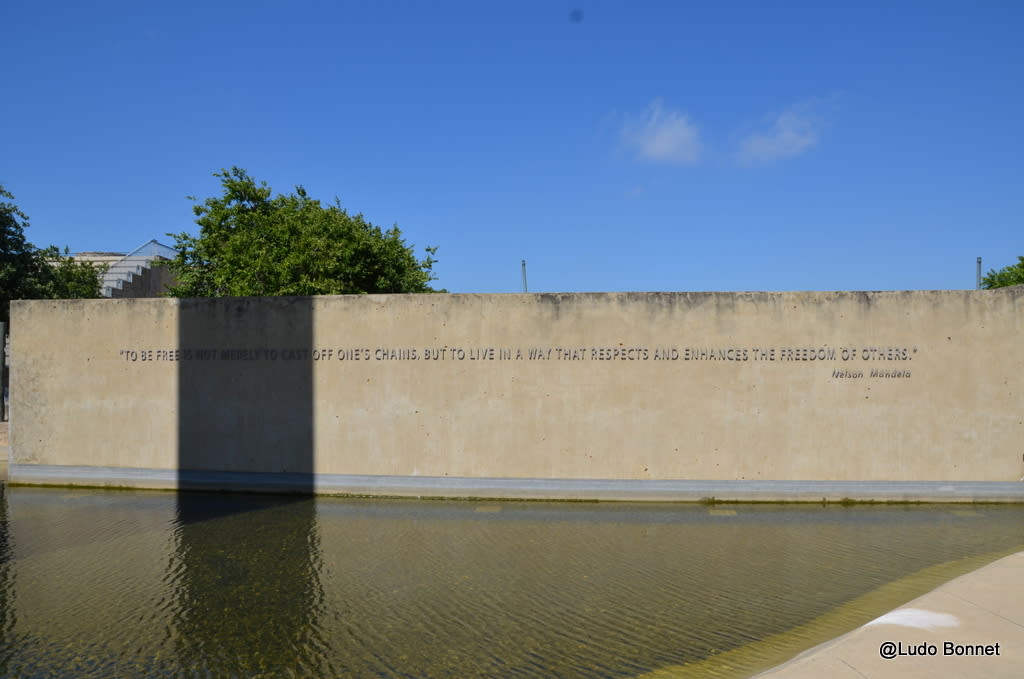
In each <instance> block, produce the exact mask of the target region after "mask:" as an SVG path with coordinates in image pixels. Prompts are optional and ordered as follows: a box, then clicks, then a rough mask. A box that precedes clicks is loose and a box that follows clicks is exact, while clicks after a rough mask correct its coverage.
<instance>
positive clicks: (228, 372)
mask: <svg viewBox="0 0 1024 679" xmlns="http://www.w3.org/2000/svg"><path fill="white" fill-rule="evenodd" d="M179 305H180V306H179V310H178V314H179V316H178V342H179V344H178V346H179V347H180V348H181V350H182V352H184V353H185V354H188V355H190V359H189V360H183V361H180V362H179V364H178V365H179V373H178V413H179V415H178V417H179V420H178V470H179V472H178V473H179V481H180V482H181V483H180V485H181V486H184V487H197V486H203V485H205V484H206V483H207V481H206V479H209V478H211V475H210V474H209V473H210V472H220V473H231V472H236V471H239V470H248V471H253V472H262V473H272V474H284V475H287V476H285V477H282V478H284V479H286V480H287V482H288V484H289V485H291V486H292V488H293V489H294V490H295V491H296V492H298V493H311V492H312V490H313V483H312V473H313V373H312V362H311V360H310V356H309V351H310V347H312V345H313V310H312V299H311V298H309V297H274V298H255V297H253V298H219V299H182V300H179Z"/></svg>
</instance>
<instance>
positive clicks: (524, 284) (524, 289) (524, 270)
mask: <svg viewBox="0 0 1024 679" xmlns="http://www.w3.org/2000/svg"><path fill="white" fill-rule="evenodd" d="M529 291H530V290H529V289H528V288H527V287H526V260H525V259H524V260H523V292H529Z"/></svg>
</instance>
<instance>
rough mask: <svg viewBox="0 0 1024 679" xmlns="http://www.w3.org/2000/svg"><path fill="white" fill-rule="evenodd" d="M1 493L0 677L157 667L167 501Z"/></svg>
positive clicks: (164, 630) (163, 620)
mask: <svg viewBox="0 0 1024 679" xmlns="http://www.w3.org/2000/svg"><path fill="white" fill-rule="evenodd" d="M3 494H4V500H5V502H4V507H3V510H2V511H3V512H4V516H3V517H2V518H3V521H0V526H2V528H0V531H3V532H2V535H3V536H4V537H5V541H4V542H3V543H0V544H3V545H5V548H3V551H2V552H0V607H2V608H0V624H2V625H3V627H2V633H0V676H5V677H6V676H69V677H70V676H76V677H78V676H144V675H145V674H146V673H147V672H148V671H149V670H150V669H152V668H153V666H154V663H157V664H159V662H164V663H166V659H168V658H170V657H171V656H172V653H173V648H171V647H169V646H168V645H167V644H168V639H169V634H170V630H171V622H172V621H171V616H170V609H169V606H168V603H169V602H170V601H172V600H173V599H172V592H173V580H170V579H168V575H169V574H168V571H167V568H168V564H169V563H171V561H172V558H171V557H172V552H173V541H172V534H171V531H170V530H168V528H169V526H171V525H172V524H173V521H174V503H173V501H172V498H170V497H168V496H166V495H163V494H159V493H156V494H154V493H133V492H121V493H115V494H109V493H96V492H95V491H90V490H73V491H69V490H58V489H43V490H39V489H26V488H16V489H7V488H4V490H3ZM160 658H162V659H163V660H162V661H157V660H156V659H160ZM165 669H166V667H165Z"/></svg>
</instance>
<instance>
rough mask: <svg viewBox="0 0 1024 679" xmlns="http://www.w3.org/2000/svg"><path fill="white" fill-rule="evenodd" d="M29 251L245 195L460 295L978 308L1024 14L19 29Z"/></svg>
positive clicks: (358, 5) (995, 256)
mask: <svg viewBox="0 0 1024 679" xmlns="http://www.w3.org/2000/svg"><path fill="white" fill-rule="evenodd" d="M0 16H2V24H3V26H4V39H3V41H2V43H0V52H2V54H0V56H2V58H3V63H4V64H5V65H6V68H5V69H4V71H5V78H4V80H5V93H6V101H5V105H4V106H3V108H2V111H0V129H2V134H3V136H2V144H0V184H3V185H4V186H5V187H6V188H7V189H8V190H9V191H11V192H12V193H14V194H15V196H16V202H17V204H18V205H19V207H21V209H22V210H23V211H24V212H26V213H27V214H28V215H29V217H30V219H31V224H32V226H31V228H30V229H29V231H28V236H29V239H30V240H31V241H32V242H34V243H35V244H37V245H40V246H42V245H49V244H55V245H58V246H61V247H63V246H69V247H70V248H71V250H72V251H80V250H114V251H126V250H130V249H132V248H134V247H135V246H137V245H140V244H142V243H143V242H145V241H147V240H149V239H150V238H157V239H160V240H162V241H164V242H168V243H170V242H171V239H169V238H167V237H166V236H165V234H166V233H168V232H180V231H190V232H194V231H195V229H196V228H197V227H196V226H195V224H194V223H193V221H192V220H193V215H192V212H191V203H190V201H188V200H187V199H186V196H189V195H195V196H198V197H201V198H203V197H209V196H213V195H216V194H217V193H218V192H219V185H218V182H217V180H216V179H215V178H213V177H212V176H211V175H212V173H213V172H215V171H217V170H219V169H220V168H225V167H231V166H239V167H243V168H246V169H247V170H248V171H249V172H250V174H252V175H253V176H254V177H256V178H257V179H260V180H264V181H266V182H268V183H269V184H270V185H271V186H272V187H273V188H274V189H275V191H277V192H288V191H291V190H292V189H293V187H294V186H295V185H297V184H301V185H303V186H305V187H306V189H307V190H308V191H309V193H310V195H312V196H314V197H317V198H320V199H321V200H324V201H328V202H329V201H332V200H333V198H334V197H335V196H337V197H339V198H340V199H341V202H342V204H343V205H344V206H345V207H346V208H347V209H348V210H349V211H350V212H354V213H356V212H361V213H363V214H364V216H365V217H366V218H367V219H369V220H370V221H372V222H373V223H375V224H378V225H380V226H384V227H389V226H391V225H393V224H397V225H398V226H399V228H400V229H401V230H402V232H403V234H404V235H405V237H406V240H407V242H408V243H410V244H414V245H415V246H416V247H417V251H418V252H419V253H420V254H422V247H423V246H426V245H437V246H439V248H440V249H439V251H438V255H437V256H438V259H439V263H438V264H437V266H436V273H437V275H438V281H437V282H436V285H439V286H442V287H445V288H447V289H448V290H450V291H452V292H518V291H520V289H521V277H520V260H522V259H526V260H527V262H528V274H529V283H530V291H531V292H554V291H606V290H607V291H615V290H816V289H817V290H835V289H855V290H885V289H935V288H973V287H974V271H975V258H976V257H978V256H981V257H983V258H984V267H985V269H986V270H988V269H990V268H998V267H1002V266H1005V265H1007V264H1011V263H1014V262H1016V257H1017V255H1021V254H1024V132H1022V122H1021V121H1022V120H1024V84H1022V83H1024V74H1022V73H1024V68H1022V67H1024V39H1022V38H1021V36H1022V35H1024V3H1021V2H1002V3H992V2H980V3H979V2H962V3H946V2H921V3H914V2H877V3H876V2H856V3H854V2H849V3H831V2H807V3H803V2H772V3H769V2H701V3H685V2H668V1H663V2H643V1H639V2H611V1H600V2H599V1H596V0H594V1H589V0H573V1H572V2H568V3H563V2H560V1H559V0H545V1H529V0H517V1H516V2H489V1H484V0H478V1H475V2H468V1H466V2H457V1H451V2H445V1H438V2H426V1H423V2H412V1H406V2H396V1H387V0H383V1H374V2H371V1H364V2H344V1H338V0H335V1H333V2H301V1H299V2H292V3H269V2H260V1H259V0H256V1H252V0H250V1H247V2H244V3H242V2H238V3H234V2H215V1H214V2H204V3H199V2H191V1H181V2H174V3H170V2H164V3H154V2H138V1H137V0H136V1H133V2H90V3H82V2H50V3H32V2H12V3H8V4H7V5H5V7H4V9H3V11H2V15H0Z"/></svg>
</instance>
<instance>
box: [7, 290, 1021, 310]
mask: <svg viewBox="0 0 1024 679" xmlns="http://www.w3.org/2000/svg"><path fill="white" fill-rule="evenodd" d="M907 295H912V296H918V295H921V296H956V297H962V296H966V297H973V296H986V297H987V296H996V295H1004V296H1009V297H1014V298H1016V297H1021V296H1024V285H1015V286H1010V287H1005V288H997V289H994V290H957V289H951V290H784V291H783V290H745V291H739V290H737V291H697V290H688V291H684V290H679V291H617V292H529V293H507V292H458V293H448V292H444V293H442V292H438V293H389V294H366V295H293V296H288V295H281V296H272V297H127V298H100V299H39V300H12V301H11V304H12V305H13V306H32V305H47V306H60V305H75V304H83V303H85V304H107V305H139V304H172V305H173V304H178V303H182V302H184V303H196V302H207V301H211V300H260V299H264V300H282V301H283V300H290V299H323V300H330V299H345V300H353V299H367V300H386V299H393V298H399V299H424V300H429V299H477V298H499V299H517V298H518V299H530V298H533V299H537V300H545V299H559V300H562V299H574V298H575V299H602V298H605V299H626V300H630V299H642V298H686V299H705V298H729V297H733V298H756V297H761V298H771V297H806V298H809V299H813V298H823V297H824V298H837V299H842V298H862V299H863V298H872V297H898V296H907Z"/></svg>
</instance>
